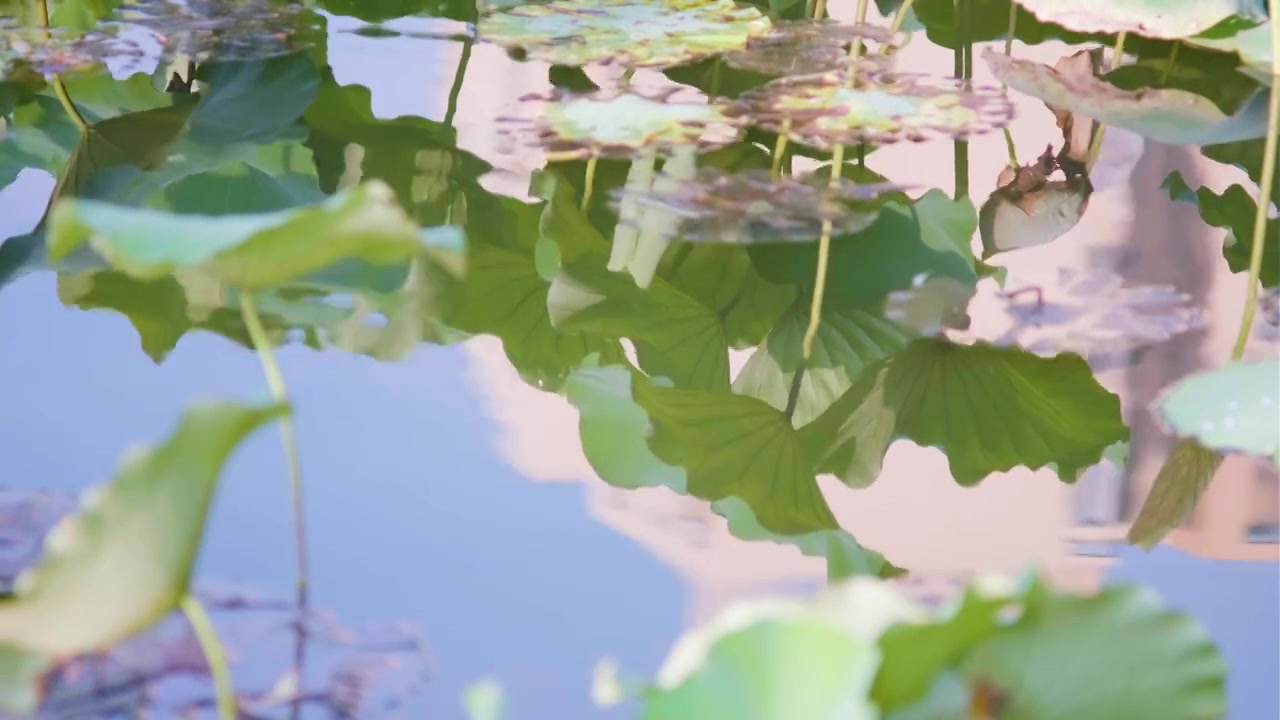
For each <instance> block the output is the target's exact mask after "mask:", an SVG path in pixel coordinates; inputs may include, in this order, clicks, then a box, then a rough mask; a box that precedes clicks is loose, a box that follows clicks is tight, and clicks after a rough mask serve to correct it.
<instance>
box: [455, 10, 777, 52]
mask: <svg viewBox="0 0 1280 720" xmlns="http://www.w3.org/2000/svg"><path fill="white" fill-rule="evenodd" d="M770 27H771V24H770V22H769V19H768V18H767V17H765V16H764V15H763V14H761V13H760V11H759V10H757V9H755V8H752V7H739V6H738V5H736V4H735V3H734V2H733V1H732V0H679V2H671V3H668V2H656V1H654V0H555V1H554V2H550V3H546V4H536V5H534V4H531V5H522V6H520V7H517V8H513V9H511V10H507V11H505V12H501V13H495V14H492V15H488V16H485V17H482V18H481V19H480V21H479V23H478V24H477V27H476V30H477V33H478V35H479V36H480V37H481V38H482V39H484V40H487V41H489V42H495V43H498V44H500V45H503V46H506V47H508V48H518V49H520V50H522V51H524V52H525V53H527V55H528V57H530V58H531V59H535V60H543V61H546V62H549V63H554V64H556V65H589V64H592V63H619V64H622V65H627V66H630V67H665V66H670V65H678V64H681V63H686V62H689V61H691V60H695V59H697V58H700V57H704V56H707V55H715V54H718V53H721V52H724V51H726V50H736V49H739V48H742V47H745V46H746V44H747V41H748V40H749V39H750V38H752V37H753V36H756V35H760V34H763V33H766V32H768V31H769V29H770Z"/></svg>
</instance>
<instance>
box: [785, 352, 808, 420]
mask: <svg viewBox="0 0 1280 720" xmlns="http://www.w3.org/2000/svg"><path fill="white" fill-rule="evenodd" d="M804 372H805V366H804V363H801V364H800V367H798V368H796V374H795V375H794V376H792V378H791V389H790V390H789V391H788V392H787V406H786V409H784V410H783V411H782V414H783V415H786V416H787V419H788V420H790V419H791V417H792V416H793V415H795V414H796V404H797V403H798V402H799V401H800V381H801V380H803V379H804Z"/></svg>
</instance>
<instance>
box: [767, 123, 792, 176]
mask: <svg viewBox="0 0 1280 720" xmlns="http://www.w3.org/2000/svg"><path fill="white" fill-rule="evenodd" d="M790 133H791V118H789V117H786V118H783V119H782V127H780V128H778V140H777V142H775V143H774V144H773V165H772V167H770V168H769V174H770V176H771V177H772V178H773V179H774V180H778V179H781V178H782V159H783V157H785V156H786V152H787V142H788V141H789V140H790V137H789V135H790Z"/></svg>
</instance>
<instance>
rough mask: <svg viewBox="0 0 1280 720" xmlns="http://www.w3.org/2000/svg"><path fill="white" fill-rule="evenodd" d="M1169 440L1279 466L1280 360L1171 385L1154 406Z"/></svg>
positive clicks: (1248, 363) (1232, 366) (1229, 368)
mask: <svg viewBox="0 0 1280 720" xmlns="http://www.w3.org/2000/svg"><path fill="white" fill-rule="evenodd" d="M1158 404H1159V407H1160V419H1161V420H1162V421H1163V422H1164V425H1165V427H1166V428H1167V429H1168V430H1169V431H1170V432H1171V433H1173V434H1174V435H1177V436H1178V437H1183V438H1192V439H1194V440H1195V441H1196V442H1198V443H1199V444H1200V445H1202V446H1203V447H1205V448H1208V449H1210V450H1218V451H1220V452H1234V453H1242V454H1245V455H1255V456H1261V457H1268V458H1271V459H1272V460H1273V461H1274V462H1275V463H1277V464H1280V359H1277V358H1274V357H1273V358H1270V359H1267V360H1258V361H1237V362H1233V363H1231V364H1229V365H1226V366H1225V367H1221V368H1218V369H1217V370H1209V371H1206V372H1200V373H1196V374H1194V375H1191V376H1190V377H1186V378H1183V379H1182V380H1179V381H1178V382H1176V383H1174V384H1173V386H1171V387H1170V388H1169V389H1168V390H1167V391H1165V393H1164V395H1163V396H1162V397H1161V398H1160V400H1159V401H1158Z"/></svg>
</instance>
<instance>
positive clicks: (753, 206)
mask: <svg viewBox="0 0 1280 720" xmlns="http://www.w3.org/2000/svg"><path fill="white" fill-rule="evenodd" d="M660 177H661V176H660ZM905 187H906V186H904V185H897V184H894V183H887V182H886V183H875V184H858V183H854V182H852V181H848V180H843V179H840V180H837V181H835V182H834V183H833V182H832V181H830V180H828V179H827V178H826V177H818V176H817V175H809V176H805V177H803V178H781V179H777V180H774V179H772V178H771V177H770V175H769V173H768V172H767V171H763V170H761V171H756V170H748V171H742V172H737V173H729V172H725V171H723V170H720V169H718V168H703V169H702V170H700V171H699V172H698V174H697V176H696V177H694V178H691V179H684V180H680V179H677V180H675V182H672V183H669V184H666V185H659V184H658V183H655V184H654V186H653V187H652V188H650V189H647V190H631V189H629V188H623V189H622V190H620V191H619V192H618V193H617V197H618V198H619V199H620V200H621V201H622V202H626V201H628V200H631V201H633V202H635V203H636V204H637V205H638V206H640V207H642V208H646V207H652V208H660V209H662V210H665V211H668V212H670V213H672V214H674V216H675V217H676V218H678V222H677V224H676V227H675V230H674V232H675V234H676V235H678V236H679V237H680V239H682V240H685V241H688V242H720V243H736V244H752V243H777V242H814V241H816V240H817V239H818V235H820V234H821V232H822V225H823V223H824V222H830V223H831V224H832V232H834V233H837V234H851V233H855V232H857V231H859V230H861V229H863V228H865V227H867V226H868V225H870V224H871V223H872V222H874V221H875V219H876V215H877V214H878V208H877V207H876V206H875V205H874V204H873V203H871V202H870V201H873V200H875V198H877V197H878V196H880V195H883V194H885V193H889V192H893V191H896V190H901V189H903V188H905Z"/></svg>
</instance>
